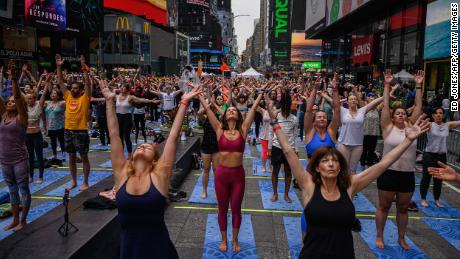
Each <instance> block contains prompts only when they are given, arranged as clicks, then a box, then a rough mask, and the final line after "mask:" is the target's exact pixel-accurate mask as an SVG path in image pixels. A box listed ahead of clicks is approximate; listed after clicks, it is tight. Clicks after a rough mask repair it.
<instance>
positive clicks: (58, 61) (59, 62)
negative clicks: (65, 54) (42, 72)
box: [54, 54, 64, 67]
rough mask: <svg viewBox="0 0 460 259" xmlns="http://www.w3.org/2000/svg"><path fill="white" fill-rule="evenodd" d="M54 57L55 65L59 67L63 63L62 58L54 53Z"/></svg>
mask: <svg viewBox="0 0 460 259" xmlns="http://www.w3.org/2000/svg"><path fill="white" fill-rule="evenodd" d="M54 59H55V60H56V66H59V67H60V66H62V65H63V64H64V60H63V59H62V57H61V55H59V54H56V56H55V57H54Z"/></svg>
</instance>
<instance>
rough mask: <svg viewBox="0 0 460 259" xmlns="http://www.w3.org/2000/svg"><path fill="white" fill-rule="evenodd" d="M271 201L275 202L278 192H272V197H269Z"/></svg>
mask: <svg viewBox="0 0 460 259" xmlns="http://www.w3.org/2000/svg"><path fill="white" fill-rule="evenodd" d="M270 200H271V201H272V202H275V201H277V200H278V194H277V193H276V194H273V196H272V198H271V199H270Z"/></svg>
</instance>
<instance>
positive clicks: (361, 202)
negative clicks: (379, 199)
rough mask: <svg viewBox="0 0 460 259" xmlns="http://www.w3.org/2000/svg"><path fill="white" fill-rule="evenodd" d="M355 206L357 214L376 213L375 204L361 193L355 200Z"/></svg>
mask: <svg viewBox="0 0 460 259" xmlns="http://www.w3.org/2000/svg"><path fill="white" fill-rule="evenodd" d="M353 204H354V205H355V211H356V212H375V207H374V204H372V203H371V202H370V201H369V200H368V199H367V198H366V196H364V194H362V193H360V192H359V193H358V194H357V195H356V196H355V197H354V198H353Z"/></svg>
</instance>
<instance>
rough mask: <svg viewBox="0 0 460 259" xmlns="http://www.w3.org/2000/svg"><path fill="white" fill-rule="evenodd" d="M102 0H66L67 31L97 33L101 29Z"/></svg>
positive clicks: (102, 18) (102, 16) (102, 17)
mask: <svg viewBox="0 0 460 259" xmlns="http://www.w3.org/2000/svg"><path fill="white" fill-rule="evenodd" d="M102 1H103V0H67V2H66V5H67V31H73V32H84V33H91V34H94V33H97V32H99V31H102V30H103V25H104V7H103V5H102Z"/></svg>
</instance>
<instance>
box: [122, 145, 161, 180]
mask: <svg viewBox="0 0 460 259" xmlns="http://www.w3.org/2000/svg"><path fill="white" fill-rule="evenodd" d="M152 146H153V147H154V150H155V151H154V154H153V161H152V167H151V169H150V171H153V170H154V169H155V167H156V166H157V164H158V160H159V159H160V157H161V154H160V152H159V151H158V149H157V148H156V146H157V145H156V144H152ZM133 164H134V156H131V159H130V160H129V163H128V170H127V172H126V173H127V174H128V177H131V176H133V175H134V165H133Z"/></svg>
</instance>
